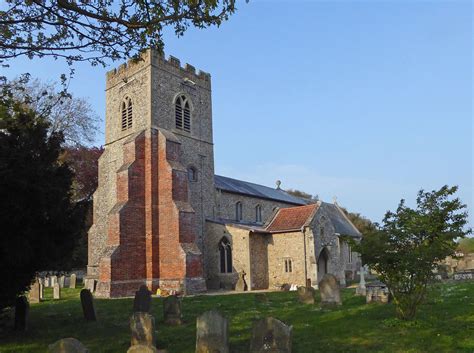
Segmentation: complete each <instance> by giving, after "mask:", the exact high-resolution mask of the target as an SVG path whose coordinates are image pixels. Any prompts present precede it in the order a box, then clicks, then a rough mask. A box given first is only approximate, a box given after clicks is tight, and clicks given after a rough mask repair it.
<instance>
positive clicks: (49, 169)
mask: <svg viewBox="0 0 474 353" xmlns="http://www.w3.org/2000/svg"><path fill="white" fill-rule="evenodd" d="M48 127H49V126H48V123H47V121H45V119H43V118H41V117H39V116H38V115H37V114H35V113H34V112H33V111H31V110H29V109H27V108H25V106H24V105H20V104H18V103H14V102H13V101H12V100H11V99H8V97H4V96H3V97H1V98H0V209H1V210H2V212H0V224H1V226H2V231H1V232H0V278H2V281H3V285H2V290H1V291H0V308H2V307H4V306H7V305H9V304H12V302H13V301H14V299H15V297H16V295H18V294H20V293H22V292H24V291H26V290H27V289H28V287H29V285H30V283H31V281H32V280H33V278H34V276H35V273H36V272H37V271H40V270H49V269H51V270H54V269H59V268H61V269H64V265H65V264H66V262H65V261H64V259H65V258H67V257H68V256H69V255H70V254H71V252H72V249H73V247H74V243H75V240H76V239H77V232H78V229H79V228H80V225H81V223H82V218H83V213H82V210H81V209H80V208H78V207H75V206H74V204H73V203H72V201H71V198H70V190H71V183H72V172H71V170H70V169H69V168H68V166H67V164H64V163H63V164H61V163H59V162H58V157H59V155H60V153H61V144H62V142H63V136H62V134H61V133H60V132H53V133H51V134H48Z"/></svg>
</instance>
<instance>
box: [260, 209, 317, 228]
mask: <svg viewBox="0 0 474 353" xmlns="http://www.w3.org/2000/svg"><path fill="white" fill-rule="evenodd" d="M318 207H319V204H311V205H307V206H299V207H289V208H280V209H279V210H278V211H277V213H276V215H275V217H273V219H272V220H271V222H270V223H269V224H268V226H267V227H266V230H267V231H268V232H271V233H274V232H287V231H296V230H301V229H302V228H303V227H304V226H306V225H309V222H311V220H312V219H313V216H314V213H315V211H316V210H317V208H318Z"/></svg>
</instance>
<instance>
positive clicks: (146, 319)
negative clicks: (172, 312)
mask: <svg viewBox="0 0 474 353" xmlns="http://www.w3.org/2000/svg"><path fill="white" fill-rule="evenodd" d="M130 330H131V331H132V340H131V345H132V346H135V345H143V346H152V347H154V346H155V340H156V339H155V319H154V318H153V316H151V315H150V314H149V313H144V312H136V313H133V315H132V316H131V317H130Z"/></svg>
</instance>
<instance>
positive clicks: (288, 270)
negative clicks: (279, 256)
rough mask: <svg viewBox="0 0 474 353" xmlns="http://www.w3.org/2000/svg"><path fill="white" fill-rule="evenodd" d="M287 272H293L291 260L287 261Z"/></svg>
mask: <svg viewBox="0 0 474 353" xmlns="http://www.w3.org/2000/svg"><path fill="white" fill-rule="evenodd" d="M285 272H286V273H290V272H293V261H292V260H291V259H285Z"/></svg>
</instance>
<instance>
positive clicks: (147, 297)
mask: <svg viewBox="0 0 474 353" xmlns="http://www.w3.org/2000/svg"><path fill="white" fill-rule="evenodd" d="M150 309H151V292H150V291H149V290H148V288H147V286H145V285H142V286H140V289H139V290H138V291H136V292H135V299H134V300H133V312H134V313H135V312H142V313H149V312H150Z"/></svg>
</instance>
